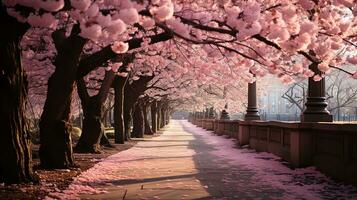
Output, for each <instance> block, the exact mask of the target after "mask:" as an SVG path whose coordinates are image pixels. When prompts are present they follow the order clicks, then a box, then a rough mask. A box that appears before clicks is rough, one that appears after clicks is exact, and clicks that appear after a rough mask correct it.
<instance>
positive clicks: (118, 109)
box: [113, 76, 128, 144]
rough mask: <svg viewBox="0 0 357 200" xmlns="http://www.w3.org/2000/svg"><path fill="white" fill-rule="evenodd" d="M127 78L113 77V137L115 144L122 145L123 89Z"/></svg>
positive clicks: (123, 127)
mask: <svg viewBox="0 0 357 200" xmlns="http://www.w3.org/2000/svg"><path fill="white" fill-rule="evenodd" d="M127 80H128V77H119V76H117V77H115V79H114V83H113V87H114V92H115V96H114V131H115V133H114V135H115V143H117V144H124V141H125V124H124V88H125V85H126V82H127Z"/></svg>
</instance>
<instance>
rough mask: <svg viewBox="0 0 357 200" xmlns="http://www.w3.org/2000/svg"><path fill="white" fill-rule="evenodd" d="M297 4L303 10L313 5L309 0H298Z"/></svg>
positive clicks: (309, 8)
mask: <svg viewBox="0 0 357 200" xmlns="http://www.w3.org/2000/svg"><path fill="white" fill-rule="evenodd" d="M299 4H300V5H301V7H302V8H303V9H305V10H311V9H312V8H313V7H314V5H315V4H314V2H312V1H311V0H299Z"/></svg>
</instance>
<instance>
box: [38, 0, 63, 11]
mask: <svg viewBox="0 0 357 200" xmlns="http://www.w3.org/2000/svg"><path fill="white" fill-rule="evenodd" d="M39 2H40V3H39V4H40V7H41V8H42V9H44V10H47V11H50V12H56V11H59V10H61V9H62V8H63V6H64V0H47V1H39Z"/></svg>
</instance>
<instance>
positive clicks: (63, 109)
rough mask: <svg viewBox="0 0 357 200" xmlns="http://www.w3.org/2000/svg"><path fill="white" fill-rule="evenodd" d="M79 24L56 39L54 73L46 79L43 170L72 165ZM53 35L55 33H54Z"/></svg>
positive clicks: (42, 137)
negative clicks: (72, 130)
mask: <svg viewBox="0 0 357 200" xmlns="http://www.w3.org/2000/svg"><path fill="white" fill-rule="evenodd" d="M78 32H79V27H78V26H75V27H74V28H73V30H72V34H71V36H69V37H68V38H64V39H63V40H62V41H61V42H56V40H55V44H56V48H57V57H56V60H55V62H54V65H55V66H56V69H55V72H54V73H53V74H52V75H51V77H50V78H49V80H48V89H47V98H46V102H45V105H44V108H43V112H42V116H41V122H40V141H41V146H40V152H39V153H40V160H41V166H42V167H43V168H46V169H56V168H68V167H72V166H75V165H74V158H73V151H72V139H71V125H70V123H69V119H70V111H71V110H70V109H71V101H72V93H73V87H74V82H75V79H76V71H77V67H78V62H79V57H80V55H81V53H82V49H83V46H84V44H85V42H86V41H85V40H84V39H83V38H80V37H79V36H77V33H78ZM54 37H55V36H54Z"/></svg>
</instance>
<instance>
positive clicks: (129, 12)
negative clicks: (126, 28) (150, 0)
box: [119, 8, 139, 24]
mask: <svg viewBox="0 0 357 200" xmlns="http://www.w3.org/2000/svg"><path fill="white" fill-rule="evenodd" d="M119 17H120V19H122V20H123V21H124V22H125V23H126V24H135V23H136V22H138V21H139V14H138V11H137V10H136V9H135V8H129V9H124V10H121V11H120V12H119Z"/></svg>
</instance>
